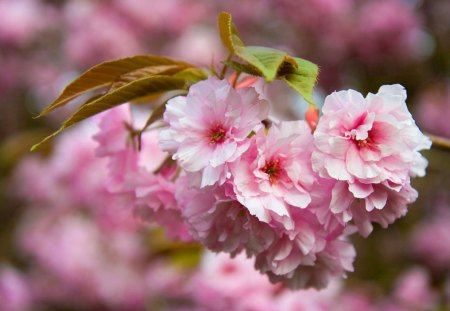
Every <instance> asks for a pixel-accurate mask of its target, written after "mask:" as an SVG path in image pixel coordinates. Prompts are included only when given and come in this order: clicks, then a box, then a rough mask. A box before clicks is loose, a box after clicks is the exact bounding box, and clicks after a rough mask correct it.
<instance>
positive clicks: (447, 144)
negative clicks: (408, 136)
mask: <svg viewBox="0 0 450 311" xmlns="http://www.w3.org/2000/svg"><path fill="white" fill-rule="evenodd" d="M425 135H427V136H428V137H429V138H430V139H431V141H432V142H433V147H436V148H439V149H443V150H447V151H450V139H448V138H445V137H441V136H437V135H433V134H430V133H425Z"/></svg>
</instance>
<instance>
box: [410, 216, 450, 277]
mask: <svg viewBox="0 0 450 311" xmlns="http://www.w3.org/2000/svg"><path fill="white" fill-rule="evenodd" d="M412 246H413V250H414V252H415V253H416V254H417V255H418V256H419V257H420V259H421V260H422V261H423V262H425V263H426V264H427V266H429V267H431V268H433V269H436V270H437V271H445V270H447V269H448V268H449V263H450V214H449V213H448V212H447V213H444V212H441V213H438V214H437V215H436V216H435V217H433V218H431V219H426V220H425V221H424V222H423V223H422V224H420V225H419V226H417V228H416V229H415V231H414V233H413V235H412Z"/></svg>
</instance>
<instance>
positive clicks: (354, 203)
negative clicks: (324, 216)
mask: <svg viewBox="0 0 450 311" xmlns="http://www.w3.org/2000/svg"><path fill="white" fill-rule="evenodd" d="M366 188H367V187H366ZM369 188H370V189H371V190H370V191H369V192H365V193H363V192H361V193H357V194H356V195H355V194H354V193H356V192H354V191H353V189H352V185H351V184H350V185H348V184H347V183H345V182H338V183H336V185H335V187H334V188H333V190H332V200H331V203H330V209H331V212H333V213H334V214H335V215H336V216H337V217H338V219H340V220H341V222H348V221H349V220H351V219H353V222H354V223H355V225H356V227H357V228H358V231H359V233H360V234H361V235H363V236H366V237H367V236H368V235H369V234H370V233H371V232H372V230H373V226H372V224H371V223H372V222H375V223H378V224H379V225H381V227H383V228H387V227H388V225H390V224H392V223H393V222H394V221H395V220H397V219H398V218H400V217H402V216H404V215H406V213H407V211H408V209H407V205H408V204H410V203H412V202H414V201H415V200H416V199H417V191H416V190H414V189H413V188H412V187H411V186H410V185H409V183H408V184H406V185H405V186H403V187H402V188H400V189H397V190H396V189H391V188H389V187H386V186H384V185H382V184H374V185H370V187H369ZM352 191H353V193H352ZM359 194H361V195H359Z"/></svg>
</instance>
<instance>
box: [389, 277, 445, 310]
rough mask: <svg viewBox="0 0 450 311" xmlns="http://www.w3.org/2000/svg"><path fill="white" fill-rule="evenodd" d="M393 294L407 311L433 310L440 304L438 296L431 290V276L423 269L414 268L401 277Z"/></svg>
mask: <svg viewBox="0 0 450 311" xmlns="http://www.w3.org/2000/svg"><path fill="white" fill-rule="evenodd" d="M393 294H394V297H395V298H396V299H397V300H398V302H399V303H400V305H402V306H404V307H405V308H407V309H409V308H411V309H418V310H431V309H434V308H435V307H436V306H437V303H438V299H437V295H436V293H435V292H434V291H433V290H432V288H431V284H430V276H429V275H428V274H427V272H426V271H425V270H423V269H421V268H412V269H411V270H409V271H407V272H406V273H404V274H403V275H401V276H400V278H399V279H398V280H397V285H396V287H395V289H394V293H393Z"/></svg>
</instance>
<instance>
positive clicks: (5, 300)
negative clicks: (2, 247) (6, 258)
mask: <svg viewBox="0 0 450 311" xmlns="http://www.w3.org/2000/svg"><path fill="white" fill-rule="evenodd" d="M32 303H33V294H32V291H31V288H30V285H29V280H28V278H27V277H26V276H25V275H24V274H22V273H21V272H19V271H17V270H16V269H15V268H13V267H10V266H7V265H4V264H2V265H0V304H1V308H2V311H26V310H30V308H31V306H32Z"/></svg>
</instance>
